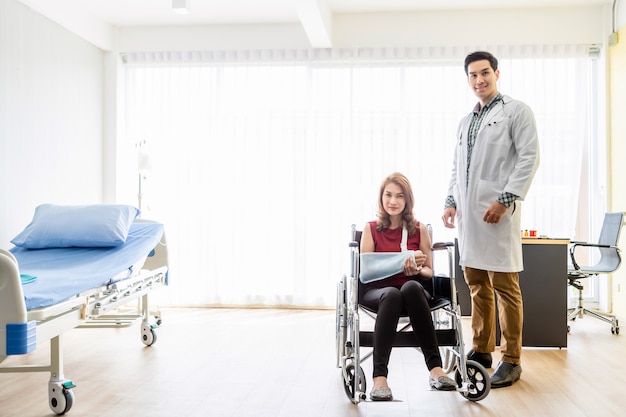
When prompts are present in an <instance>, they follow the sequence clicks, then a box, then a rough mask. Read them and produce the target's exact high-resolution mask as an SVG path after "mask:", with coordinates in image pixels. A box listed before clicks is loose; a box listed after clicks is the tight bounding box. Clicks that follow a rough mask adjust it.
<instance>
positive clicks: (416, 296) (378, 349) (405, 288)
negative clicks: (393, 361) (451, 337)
mask: <svg viewBox="0 0 626 417" xmlns="http://www.w3.org/2000/svg"><path fill="white" fill-rule="evenodd" d="M361 303H362V304H363V305H364V306H366V307H368V308H370V309H372V310H374V311H376V312H377V316H376V324H375V325H374V353H373V360H374V377H377V376H384V377H386V376H387V373H388V368H387V365H388V364H389V356H390V355H391V348H392V347H393V339H394V337H395V334H396V328H397V326H398V321H399V319H400V316H401V315H403V314H404V315H408V316H409V319H410V320H411V326H412V327H413V332H414V333H415V336H416V337H417V339H418V341H419V343H420V347H421V349H422V353H423V354H424V360H425V362H426V366H427V367H428V370H431V369H433V368H435V367H437V366H441V355H440V354H439V347H438V344H437V335H436V334H435V326H434V325H433V320H432V316H431V313H430V306H429V305H428V299H427V296H426V292H425V290H424V288H423V287H422V285H421V284H420V283H419V282H417V281H408V282H406V283H405V284H404V285H402V287H401V288H396V287H383V288H372V289H368V290H366V292H365V294H364V295H363V298H362V299H361Z"/></svg>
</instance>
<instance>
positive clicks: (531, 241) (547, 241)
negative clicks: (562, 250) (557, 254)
mask: <svg viewBox="0 0 626 417" xmlns="http://www.w3.org/2000/svg"><path fill="white" fill-rule="evenodd" d="M569 242H570V240H569V239H551V238H543V237H541V238H539V237H523V238H522V245H569Z"/></svg>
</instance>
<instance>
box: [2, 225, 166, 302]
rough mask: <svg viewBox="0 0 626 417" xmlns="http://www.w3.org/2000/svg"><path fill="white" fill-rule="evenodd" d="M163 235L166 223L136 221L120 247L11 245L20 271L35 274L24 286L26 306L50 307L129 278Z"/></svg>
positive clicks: (26, 274)
mask: <svg viewBox="0 0 626 417" xmlns="http://www.w3.org/2000/svg"><path fill="white" fill-rule="evenodd" d="M162 235H163V225H162V224H160V223H156V222H146V221H136V222H134V223H133V224H132V225H131V227H130V230H129V232H128V237H127V238H126V242H125V243H124V244H123V245H120V246H116V247H110V248H53V249H24V248H21V247H14V248H12V249H10V251H11V252H12V253H13V255H15V257H16V258H17V262H18V265H19V270H20V274H22V275H24V276H30V277H31V282H29V283H27V284H24V285H23V287H22V288H23V290H24V298H25V300H26V309H27V310H33V309H36V308H42V307H48V306H51V305H54V304H56V303H58V302H60V301H63V300H66V299H68V298H71V297H73V296H75V295H77V294H80V293H82V292H84V291H88V290H90V289H92V288H98V287H101V286H103V285H107V284H111V283H113V282H116V281H121V280H123V279H126V278H129V277H130V276H132V275H133V273H134V272H135V271H134V268H135V266H136V265H137V264H138V263H140V264H142V262H143V260H144V259H145V258H146V256H147V255H149V254H150V253H151V252H152V250H153V249H154V248H155V247H156V246H157V244H158V243H159V241H160V240H161V236H162Z"/></svg>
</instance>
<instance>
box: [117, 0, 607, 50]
mask: <svg viewBox="0 0 626 417" xmlns="http://www.w3.org/2000/svg"><path fill="white" fill-rule="evenodd" d="M610 21H611V20H610V8H607V7H568V8H559V9H546V8H543V9H523V10H515V9H508V10H493V11H485V10H481V11H475V10H471V11H470V10H464V11H445V12H444V11H431V12H411V13H397V12H390V13H360V14H336V15H334V17H333V24H332V34H333V36H332V41H333V47H338V48H352V47H377V46H386V47H388V46H399V47H402V46H433V47H436V46H472V45H484V44H489V45H508V44H515V45H527V44H542V43H548V44H581V43H582V44H590V43H599V44H601V43H603V42H604V41H605V39H606V37H607V36H608V34H609V33H610ZM308 47H309V41H308V39H307V38H306V34H305V32H304V30H303V28H302V26H301V25H300V24H298V23H293V24H279V25H228V26H226V25H224V26H220V25H214V26H204V27H168V28H155V27H150V28H120V30H119V38H118V42H117V44H116V46H115V49H117V50H118V51H172V50H210V49H255V48H261V49H263V48H308Z"/></svg>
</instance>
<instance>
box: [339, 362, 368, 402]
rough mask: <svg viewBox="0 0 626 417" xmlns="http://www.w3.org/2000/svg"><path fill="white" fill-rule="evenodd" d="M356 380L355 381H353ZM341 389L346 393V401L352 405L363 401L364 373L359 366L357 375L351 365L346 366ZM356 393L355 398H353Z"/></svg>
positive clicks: (364, 396)
mask: <svg viewBox="0 0 626 417" xmlns="http://www.w3.org/2000/svg"><path fill="white" fill-rule="evenodd" d="M355 379H356V381H355ZM343 388H344V390H345V391H346V395H347V396H348V399H349V400H350V401H352V402H353V403H355V404H356V403H358V402H359V401H362V400H365V399H366V398H367V397H366V395H365V392H366V389H367V387H366V382H365V373H364V372H363V368H361V367H360V366H359V371H358V375H357V372H355V367H354V365H353V364H350V365H348V366H346V372H345V374H344V379H343ZM355 392H356V396H355Z"/></svg>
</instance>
